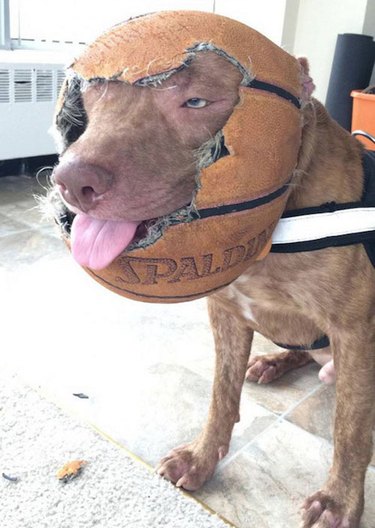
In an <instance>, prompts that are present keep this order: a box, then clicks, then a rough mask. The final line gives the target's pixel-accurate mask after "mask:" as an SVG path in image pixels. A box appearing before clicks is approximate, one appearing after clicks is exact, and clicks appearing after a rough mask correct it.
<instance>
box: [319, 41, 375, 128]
mask: <svg viewBox="0 0 375 528" xmlns="http://www.w3.org/2000/svg"><path fill="white" fill-rule="evenodd" d="M374 60H375V43H374V39H373V38H372V37H370V36H367V35H356V34H353V33H344V34H343V35H338V37H337V42H336V48H335V55H334V57H333V64H332V71H331V76H330V79H329V85H328V92H327V99H326V108H327V110H328V112H329V113H330V114H331V116H332V117H333V118H334V119H335V120H336V121H337V122H338V123H339V124H340V125H341V126H342V127H344V128H346V129H347V130H350V129H351V120H352V98H351V97H350V92H351V91H352V90H361V89H363V88H366V87H367V86H368V85H369V83H370V79H371V74H372V69H373V67H374Z"/></svg>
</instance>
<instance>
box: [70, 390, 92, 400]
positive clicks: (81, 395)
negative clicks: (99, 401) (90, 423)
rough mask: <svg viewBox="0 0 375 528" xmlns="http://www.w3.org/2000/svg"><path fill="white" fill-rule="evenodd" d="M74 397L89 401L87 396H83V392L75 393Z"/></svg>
mask: <svg viewBox="0 0 375 528" xmlns="http://www.w3.org/2000/svg"><path fill="white" fill-rule="evenodd" d="M73 396H76V397H77V398H81V399H83V400H86V399H87V400H88V398H89V397H88V396H87V394H83V392H73Z"/></svg>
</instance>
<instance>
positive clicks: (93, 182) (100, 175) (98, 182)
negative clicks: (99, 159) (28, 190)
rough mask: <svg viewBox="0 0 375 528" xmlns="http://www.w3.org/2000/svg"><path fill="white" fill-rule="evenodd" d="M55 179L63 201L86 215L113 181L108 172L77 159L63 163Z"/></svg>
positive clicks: (55, 174) (54, 174) (55, 171)
mask: <svg viewBox="0 0 375 528" xmlns="http://www.w3.org/2000/svg"><path fill="white" fill-rule="evenodd" d="M53 178H54V181H55V183H56V184H57V186H58V188H59V191H60V194H61V196H62V197H63V199H64V200H65V201H66V202H67V203H68V204H69V205H72V206H73V207H76V208H78V209H80V210H81V211H82V212H84V213H87V212H88V211H89V210H90V209H92V208H93V207H94V206H95V205H96V202H97V201H98V200H99V199H100V198H101V197H102V196H103V194H104V193H105V192H106V191H108V190H109V189H110V187H111V185H112V181H113V178H112V176H111V174H110V173H109V172H107V171H106V170H104V169H102V168H101V167H98V166H96V165H91V164H87V163H85V162H83V161H81V160H77V159H74V160H70V161H67V162H64V161H62V162H61V163H60V164H59V165H58V166H57V167H56V168H55V170H54V172H53Z"/></svg>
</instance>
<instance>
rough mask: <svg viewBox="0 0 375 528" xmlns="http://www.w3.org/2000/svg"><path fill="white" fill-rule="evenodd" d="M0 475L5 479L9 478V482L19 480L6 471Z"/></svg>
mask: <svg viewBox="0 0 375 528" xmlns="http://www.w3.org/2000/svg"><path fill="white" fill-rule="evenodd" d="M1 476H2V477H3V478H5V480H9V482H18V481H19V478H18V477H11V476H9V475H7V474H6V473H2V474H1Z"/></svg>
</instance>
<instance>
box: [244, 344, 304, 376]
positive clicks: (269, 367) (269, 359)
mask: <svg viewBox="0 0 375 528" xmlns="http://www.w3.org/2000/svg"><path fill="white" fill-rule="evenodd" d="M310 361H312V358H311V356H310V354H308V353H307V352H304V351H300V350H288V351H286V352H279V353H277V354H267V355H264V356H255V357H254V358H250V361H249V362H248V364H247V371H246V379H247V380H248V381H255V382H257V383H270V382H271V381H274V380H275V379H277V378H280V377H281V376H282V375H283V374H285V373H286V372H288V371H289V370H293V369H296V368H299V367H302V366H303V365H306V363H309V362H310Z"/></svg>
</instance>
